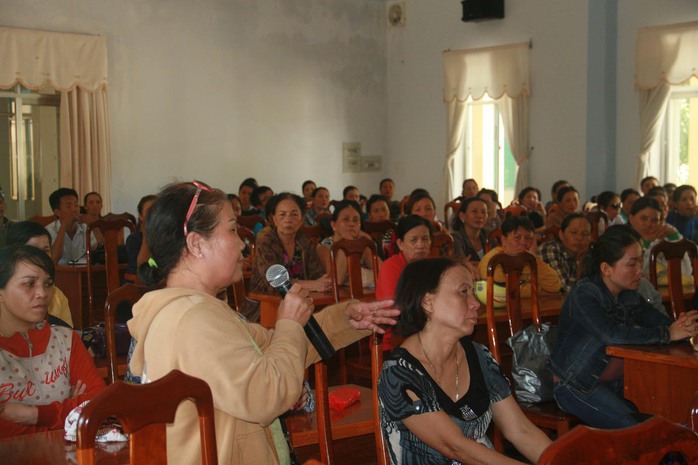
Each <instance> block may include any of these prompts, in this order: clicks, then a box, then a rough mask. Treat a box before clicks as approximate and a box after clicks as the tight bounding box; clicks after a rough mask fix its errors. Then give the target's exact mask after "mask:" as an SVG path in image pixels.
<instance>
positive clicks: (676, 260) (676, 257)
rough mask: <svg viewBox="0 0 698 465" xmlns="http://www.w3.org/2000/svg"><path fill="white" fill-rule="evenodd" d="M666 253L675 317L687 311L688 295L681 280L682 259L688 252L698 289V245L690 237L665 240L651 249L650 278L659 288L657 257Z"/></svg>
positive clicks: (694, 281)
mask: <svg viewBox="0 0 698 465" xmlns="http://www.w3.org/2000/svg"><path fill="white" fill-rule="evenodd" d="M660 254H663V255H664V258H665V259H666V262H667V277H668V282H669V298H670V300H671V311H672V313H673V315H674V318H678V316H679V314H681V313H683V312H685V311H686V296H685V295H684V293H683V284H682V281H681V261H682V260H683V257H684V255H686V254H688V256H689V258H690V259H691V265H692V267H693V287H694V288H695V289H698V266H697V265H698V247H696V244H695V243H693V242H692V241H689V240H688V239H681V240H680V241H676V242H669V241H667V240H663V241H661V242H660V243H658V244H657V245H655V246H654V247H652V249H651V250H650V270H649V280H650V282H651V283H652V285H653V286H654V287H655V288H657V286H658V284H657V258H658V257H659V255H660Z"/></svg>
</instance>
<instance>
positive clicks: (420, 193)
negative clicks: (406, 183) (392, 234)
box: [405, 189, 436, 215]
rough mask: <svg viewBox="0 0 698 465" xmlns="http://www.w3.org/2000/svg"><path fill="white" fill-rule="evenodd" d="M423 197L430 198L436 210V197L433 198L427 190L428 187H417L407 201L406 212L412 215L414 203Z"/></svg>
mask: <svg viewBox="0 0 698 465" xmlns="http://www.w3.org/2000/svg"><path fill="white" fill-rule="evenodd" d="M423 199H429V201H430V202H431V205H432V207H434V211H436V204H435V203H434V199H432V198H431V195H429V192H427V191H426V189H415V190H414V191H412V194H410V198H409V200H408V201H407V206H406V207H405V213H407V214H408V215H411V214H412V209H413V208H414V204H416V203H417V202H419V201H420V200H423Z"/></svg>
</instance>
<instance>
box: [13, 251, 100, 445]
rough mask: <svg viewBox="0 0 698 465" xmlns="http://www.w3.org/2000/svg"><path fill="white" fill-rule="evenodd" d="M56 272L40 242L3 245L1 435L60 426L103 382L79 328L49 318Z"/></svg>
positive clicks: (26, 432)
mask: <svg viewBox="0 0 698 465" xmlns="http://www.w3.org/2000/svg"><path fill="white" fill-rule="evenodd" d="M55 273H56V272H55V268H54V266H53V262H52V261H51V258H50V257H49V256H48V255H47V254H46V253H44V252H43V251H41V250H39V249H38V248H36V247H33V246H29V245H12V246H8V247H5V248H4V249H2V250H0V303H1V304H2V306H1V307H2V308H1V309H0V386H2V396H0V438H3V437H9V436H17V435H21V434H31V433H37V432H40V431H49V430H55V429H61V428H63V424H64V422H65V419H66V417H67V416H68V414H69V413H70V411H71V410H72V409H74V408H75V407H77V406H78V405H80V404H81V403H82V402H84V401H86V400H90V399H92V398H93V397H94V396H96V395H97V394H98V393H99V392H100V391H101V390H102V389H103V388H104V380H102V378H101V377H100V376H99V374H98V373H97V369H96V368H95V366H94V363H93V362H92V357H91V356H90V355H89V354H88V353H87V350H86V349H85V346H84V345H83V343H82V340H81V339H80V336H79V334H78V333H76V332H75V331H73V330H72V329H71V328H66V327H63V326H50V325H49V324H48V323H47V322H46V318H47V315H48V307H49V302H50V300H51V297H52V295H53V293H54V287H53V282H54V278H55Z"/></svg>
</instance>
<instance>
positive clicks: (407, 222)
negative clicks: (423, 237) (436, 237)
mask: <svg viewBox="0 0 698 465" xmlns="http://www.w3.org/2000/svg"><path fill="white" fill-rule="evenodd" d="M419 226H426V227H427V230H428V231H429V238H430V239H431V238H432V235H433V233H432V230H431V223H430V222H429V220H427V219H425V218H422V217H421V216H417V215H407V216H403V217H402V218H400V221H398V222H397V229H396V231H395V235H396V236H397V238H398V239H400V240H401V241H404V240H405V234H407V233H408V232H410V231H411V230H413V229H414V228H417V227H419Z"/></svg>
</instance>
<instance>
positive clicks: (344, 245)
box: [330, 237, 378, 302]
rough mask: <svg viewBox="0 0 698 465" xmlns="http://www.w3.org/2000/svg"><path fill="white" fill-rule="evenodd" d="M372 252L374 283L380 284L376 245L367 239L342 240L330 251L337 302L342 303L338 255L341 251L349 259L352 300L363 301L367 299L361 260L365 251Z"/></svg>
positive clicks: (348, 268) (348, 270)
mask: <svg viewBox="0 0 698 465" xmlns="http://www.w3.org/2000/svg"><path fill="white" fill-rule="evenodd" d="M366 249H368V250H369V251H370V252H371V267H372V268H373V283H374V284H375V283H377V282H378V252H377V249H376V243H375V242H373V240H372V239H369V238H367V237H360V238H358V239H355V240H349V239H340V240H338V241H337V242H335V243H334V244H332V248H331V249H330V269H331V271H332V289H333V291H334V299H335V302H340V301H341V299H340V296H339V288H340V287H341V283H338V282H337V253H338V252H339V251H340V250H341V251H342V252H343V253H344V255H345V256H346V258H347V274H348V276H349V294H350V296H351V298H352V299H362V298H364V297H366V294H365V292H364V285H363V280H362V278H361V258H362V257H363V254H364V251H365V250H366Z"/></svg>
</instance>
